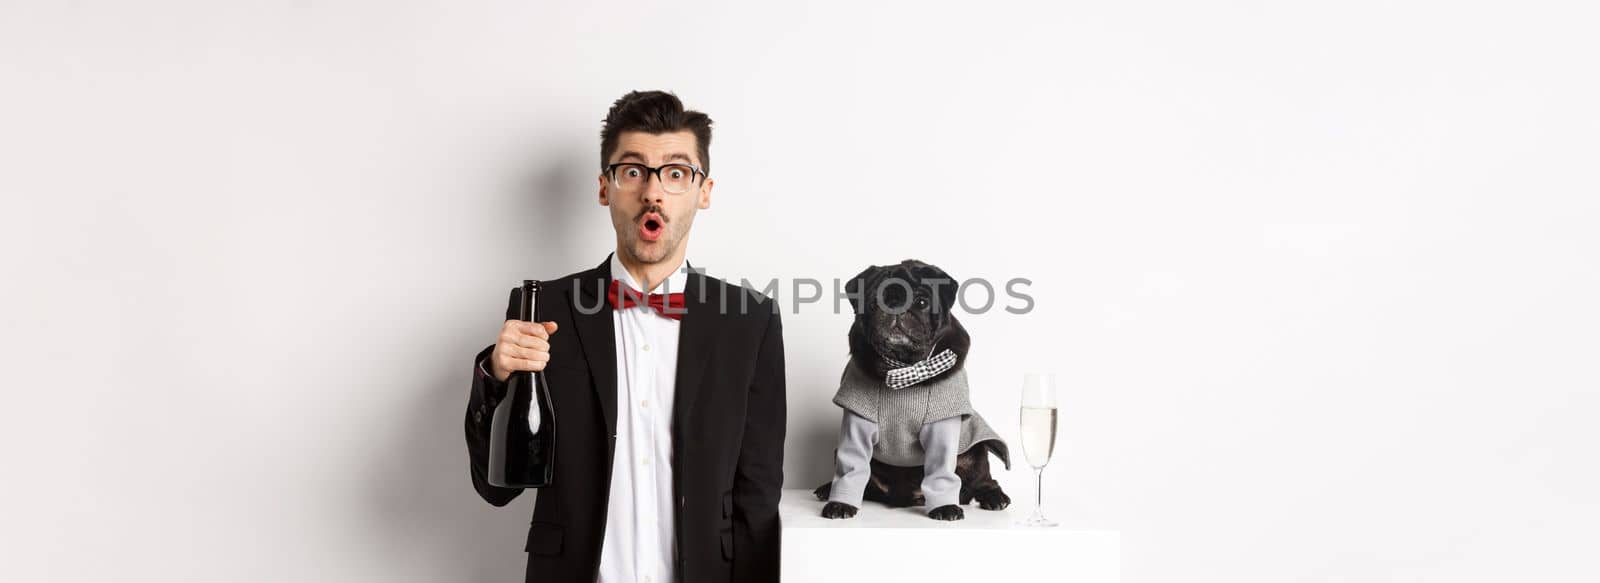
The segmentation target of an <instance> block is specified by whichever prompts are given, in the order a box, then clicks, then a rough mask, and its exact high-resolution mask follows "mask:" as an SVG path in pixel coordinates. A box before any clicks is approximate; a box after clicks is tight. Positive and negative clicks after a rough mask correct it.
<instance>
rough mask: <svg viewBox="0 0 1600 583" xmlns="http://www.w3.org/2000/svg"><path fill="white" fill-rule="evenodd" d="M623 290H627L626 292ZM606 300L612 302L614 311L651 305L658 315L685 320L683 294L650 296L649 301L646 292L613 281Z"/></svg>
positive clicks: (618, 281) (619, 281)
mask: <svg viewBox="0 0 1600 583" xmlns="http://www.w3.org/2000/svg"><path fill="white" fill-rule="evenodd" d="M623 288H627V289H626V290H624V289H623ZM606 300H607V301H610V302H611V307H612V309H617V310H620V309H623V308H631V307H634V306H639V305H649V306H650V307H651V308H655V311H656V313H658V314H661V315H663V316H666V317H668V318H672V319H674V320H682V319H683V292H673V293H670V294H650V298H649V299H648V300H646V299H645V297H644V292H642V291H639V290H636V289H633V288H631V287H628V286H625V285H623V284H622V281H621V280H616V279H613V280H611V290H610V291H607V292H606Z"/></svg>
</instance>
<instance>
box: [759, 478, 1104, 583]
mask: <svg viewBox="0 0 1600 583" xmlns="http://www.w3.org/2000/svg"><path fill="white" fill-rule="evenodd" d="M823 504H826V503H825V502H820V501H818V500H817V499H816V497H815V496H813V495H812V494H811V491H810V490H805V489H787V490H784V492H783V502H782V505H781V510H780V512H781V514H782V516H783V561H782V565H783V581H784V583H808V582H813V581H815V582H819V583H820V582H836V581H837V582H848V581H864V582H865V581H873V582H881V581H908V582H935V581H1017V582H1034V581H1071V582H1073V583H1115V582H1117V581H1120V580H1121V564H1120V562H1119V559H1120V551H1121V537H1120V535H1119V534H1118V533H1117V532H1116V531H1113V530H1097V529H1085V528H1082V527H1081V525H1074V524H1072V523H1071V522H1070V521H1067V522H1064V523H1063V524H1062V525H1061V526H1057V527H1051V528H1029V527H1023V526H1017V525H1016V524H1015V523H1016V522H1017V521H1018V520H1020V519H1021V518H1022V517H1024V516H1026V515H1027V513H1028V511H1031V510H1032V509H1033V506H1032V505H1031V504H1023V505H1021V506H1022V507H1019V504H1017V503H1015V502H1014V503H1013V504H1012V505H1011V507H1009V508H1006V509H1004V510H996V511H991V510H982V509H979V508H978V506H977V504H969V505H967V506H965V507H963V510H964V511H965V513H966V518H965V519H964V520H959V521H954V522H946V521H939V520H934V519H931V518H928V516H927V514H926V511H927V509H926V508H924V507H920V506H918V507H911V508H889V507H887V506H884V505H882V504H879V503H877V502H866V503H864V504H863V505H862V507H861V510H860V512H858V513H857V514H856V516H855V517H854V518H848V519H837V520H830V519H827V518H823V517H822V516H821V515H820V512H821V511H822V506H823ZM1047 510H1048V508H1047Z"/></svg>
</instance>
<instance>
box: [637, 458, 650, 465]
mask: <svg viewBox="0 0 1600 583" xmlns="http://www.w3.org/2000/svg"><path fill="white" fill-rule="evenodd" d="M639 465H641V466H648V465H650V458H644V461H643V462H641V463H640V464H639Z"/></svg>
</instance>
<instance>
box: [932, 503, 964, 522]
mask: <svg viewBox="0 0 1600 583" xmlns="http://www.w3.org/2000/svg"><path fill="white" fill-rule="evenodd" d="M966 517H967V513H966V512H964V511H962V510H961V507H960V506H956V505H954V504H946V505H944V506H940V507H938V508H935V509H933V510H929V511H928V518H932V519H934V520H961V519H963V518H966Z"/></svg>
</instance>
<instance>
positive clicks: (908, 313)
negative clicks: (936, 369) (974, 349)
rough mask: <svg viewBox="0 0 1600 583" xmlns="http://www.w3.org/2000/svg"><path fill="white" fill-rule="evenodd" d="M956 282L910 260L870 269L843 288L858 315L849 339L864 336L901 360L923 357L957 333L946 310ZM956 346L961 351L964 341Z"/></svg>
mask: <svg viewBox="0 0 1600 583" xmlns="http://www.w3.org/2000/svg"><path fill="white" fill-rule="evenodd" d="M956 283H957V282H956V281H955V279H954V278H952V277H950V276H949V275H948V274H946V273H945V272H944V270H942V269H939V268H938V267H935V266H932V265H928V264H926V263H923V262H921V261H917V260H914V259H907V260H905V261H902V262H900V263H899V264H897V265H888V266H881V267H880V266H876V265H875V266H872V267H868V268H867V269H866V270H865V271H862V272H861V274H859V275H857V276H856V277H855V278H854V279H851V280H850V282H849V284H848V285H846V287H845V292H846V293H847V294H849V298H850V305H851V306H852V307H854V308H855V313H856V322H855V327H854V328H853V329H852V336H855V335H856V334H857V333H858V331H859V332H864V334H862V335H863V336H864V337H865V339H866V342H867V343H868V344H870V346H871V348H872V350H873V351H875V352H877V353H878V355H880V356H887V357H889V358H893V359H895V360H898V361H900V362H908V363H909V362H916V361H918V360H922V359H923V358H927V356H928V353H929V351H930V350H931V349H932V348H933V346H934V345H935V344H936V343H938V342H939V341H940V340H941V339H944V338H945V337H946V336H947V335H949V334H950V332H951V330H952V329H957V330H959V329H960V324H959V323H957V322H956V321H955V315H954V314H953V313H951V311H950V309H951V307H952V306H954V305H955V300H956ZM963 332H964V331H963ZM962 340H965V338H963V339H962ZM944 346H945V347H947V348H950V347H952V346H950V345H949V343H945V344H944ZM955 348H956V350H957V352H961V353H964V352H965V346H964V342H963V346H960V347H955ZM963 356H964V354H963Z"/></svg>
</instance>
